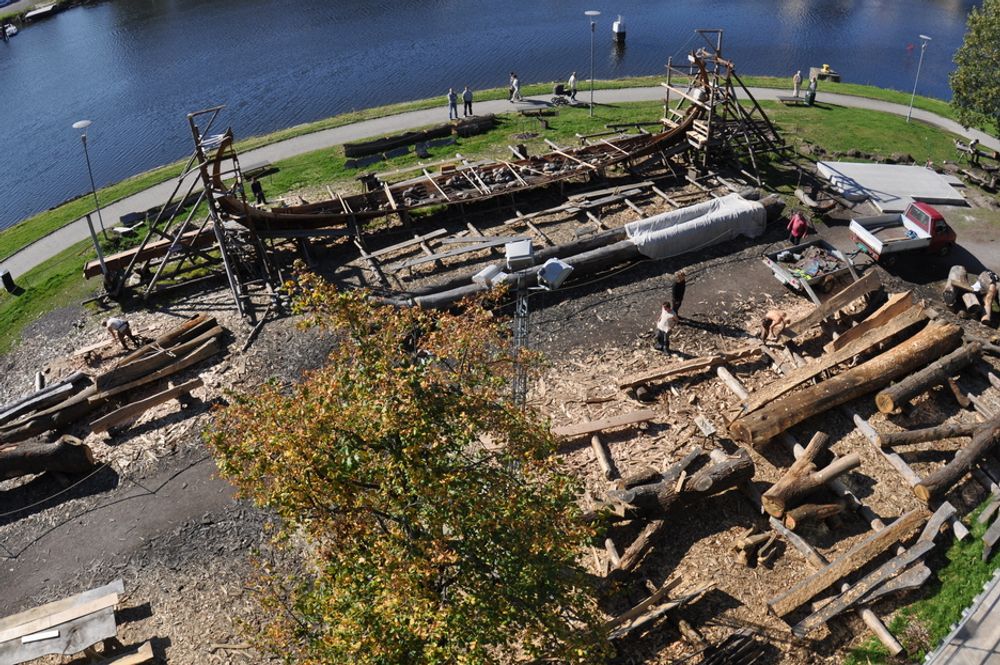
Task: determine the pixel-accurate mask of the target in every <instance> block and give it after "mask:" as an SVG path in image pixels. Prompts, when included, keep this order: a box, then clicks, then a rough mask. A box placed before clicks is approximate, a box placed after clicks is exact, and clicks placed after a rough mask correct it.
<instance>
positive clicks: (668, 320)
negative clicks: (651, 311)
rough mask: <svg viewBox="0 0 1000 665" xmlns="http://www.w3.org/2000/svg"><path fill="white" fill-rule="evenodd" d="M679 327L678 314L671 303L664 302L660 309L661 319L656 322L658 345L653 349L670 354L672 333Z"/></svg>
mask: <svg viewBox="0 0 1000 665" xmlns="http://www.w3.org/2000/svg"><path fill="white" fill-rule="evenodd" d="M676 327H677V314H675V313H674V308H673V307H671V305H670V303H669V302H664V303H663V306H662V308H661V309H660V319H659V320H658V321H657V322H656V344H654V345H653V348H654V349H656V350H657V351H663V352H664V353H670V333H671V331H673V329H674V328H676Z"/></svg>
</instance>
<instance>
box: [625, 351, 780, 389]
mask: <svg viewBox="0 0 1000 665" xmlns="http://www.w3.org/2000/svg"><path fill="white" fill-rule="evenodd" d="M759 353H761V345H760V344H753V345H751V346H746V347H743V348H741V349H737V350H736V351H730V352H725V353H720V354H719V355H715V356H701V357H699V358H692V359H691V360H685V361H683V362H680V363H675V364H673V365H669V366H667V367H661V368H660V369H655V370H652V371H649V372H643V373H642V374H633V375H632V376H627V377H625V378H623V379H621V380H619V382H618V387H619V388H620V389H621V390H626V389H628V388H634V387H635V386H641V385H643V384H645V383H650V382H652V381H660V380H663V379H666V378H669V377H671V376H676V375H678V374H686V373H687V372H697V371H701V370H704V369H711V368H713V367H718V366H719V365H722V364H724V363H727V362H732V361H734V360H742V359H744V358H751V357H753V356H756V355H758V354H759Z"/></svg>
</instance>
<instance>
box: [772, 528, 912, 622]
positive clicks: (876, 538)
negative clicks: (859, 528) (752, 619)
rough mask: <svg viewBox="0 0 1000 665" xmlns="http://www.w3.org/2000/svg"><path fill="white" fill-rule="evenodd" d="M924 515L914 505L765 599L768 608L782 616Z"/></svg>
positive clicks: (858, 565)
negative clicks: (831, 560) (839, 555)
mask: <svg viewBox="0 0 1000 665" xmlns="http://www.w3.org/2000/svg"><path fill="white" fill-rule="evenodd" d="M926 519H927V511H925V510H923V509H922V508H915V509H913V510H911V511H910V512H908V513H906V514H904V515H903V516H902V517H900V518H899V519H898V520H896V521H895V522H893V523H892V524H890V525H889V526H887V527H886V528H884V529H883V530H881V531H878V532H876V533H873V534H871V535H870V536H868V537H867V538H865V539H864V540H862V541H861V542H859V543H856V544H855V545H854V546H853V547H852V548H851V549H849V550H848V551H847V552H846V553H845V554H844V555H843V556H841V557H839V558H837V559H835V560H834V561H833V562H831V563H830V565H829V566H827V567H826V568H823V569H822V570H819V571H816V572H815V573H814V574H812V575H810V576H809V577H808V578H806V579H805V580H803V581H802V582H799V583H798V584H796V585H795V586H793V587H792V588H791V589H789V590H788V591H785V592H784V593H781V594H779V595H777V596H775V597H774V598H772V599H770V600H769V601H767V605H768V607H769V608H770V609H771V611H772V612H773V613H774V614H775V615H777V616H779V617H783V616H785V615H787V614H789V613H791V612H793V611H794V610H795V609H797V608H798V607H801V606H802V605H804V604H805V603H807V602H809V601H810V600H811V599H812V598H814V597H815V596H816V595H817V594H819V593H822V592H823V591H826V590H827V589H829V588H830V587H831V586H833V584H834V583H836V582H837V580H839V579H840V578H842V577H845V576H847V575H850V574H851V573H853V572H855V571H857V570H859V569H860V568H862V567H863V566H865V565H867V564H868V562H870V561H871V560H872V559H874V558H875V557H877V556H878V555H880V554H882V553H883V552H885V551H886V550H887V549H889V547H890V546H892V545H893V544H894V543H896V542H897V541H900V540H903V539H905V538H906V537H907V536H909V535H910V534H911V533H913V532H914V531H915V530H916V529H918V528H919V527H920V525H921V524H922V523H923V522H924V520H926Z"/></svg>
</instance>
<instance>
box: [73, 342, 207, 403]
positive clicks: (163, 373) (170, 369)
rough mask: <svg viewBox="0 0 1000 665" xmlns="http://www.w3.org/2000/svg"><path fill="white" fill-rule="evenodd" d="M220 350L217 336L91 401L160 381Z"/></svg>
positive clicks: (98, 395) (97, 395)
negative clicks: (183, 355)
mask: <svg viewBox="0 0 1000 665" xmlns="http://www.w3.org/2000/svg"><path fill="white" fill-rule="evenodd" d="M220 350H221V347H220V346H219V341H218V340H217V339H215V338H212V339H210V340H209V341H207V342H205V343H204V344H202V345H201V346H200V347H198V348H197V349H195V350H194V351H192V352H191V353H190V354H189V355H187V356H185V357H184V358H181V359H180V360H178V361H177V362H175V363H174V364H173V365H167V366H166V367H164V368H163V369H160V370H157V371H156V372H153V373H152V374H149V375H147V376H144V377H141V378H139V379H136V380H135V381H133V382H131V383H126V384H125V385H122V386H117V387H115V388H112V389H111V390H105V391H104V392H102V393H98V394H96V395H94V396H93V397H90V398H89V401H91V402H99V401H101V400H105V399H108V398H109V397H114V396H115V395H119V394H121V393H123V392H126V391H129V390H134V389H135V388H138V387H139V386H144V385H146V384H147V383H152V382H153V381H159V380H160V379H163V378H165V377H168V376H171V375H172V374H176V373H177V372H180V371H181V370H184V369H187V368H188V367H190V366H192V365H196V364H198V363H200V362H201V361H202V360H207V359H208V358H211V357H212V356H214V355H215V354H216V353H218V352H219V351H220Z"/></svg>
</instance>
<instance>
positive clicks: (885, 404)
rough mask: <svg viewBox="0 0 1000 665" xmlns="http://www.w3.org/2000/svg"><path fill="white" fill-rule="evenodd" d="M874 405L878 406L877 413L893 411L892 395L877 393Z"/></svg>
mask: <svg viewBox="0 0 1000 665" xmlns="http://www.w3.org/2000/svg"><path fill="white" fill-rule="evenodd" d="M875 406H877V407H878V410H879V413H885V414H890V413H895V411H896V405H895V403H894V402H893V401H892V395H887V394H886V393H879V394H878V395H875Z"/></svg>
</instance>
